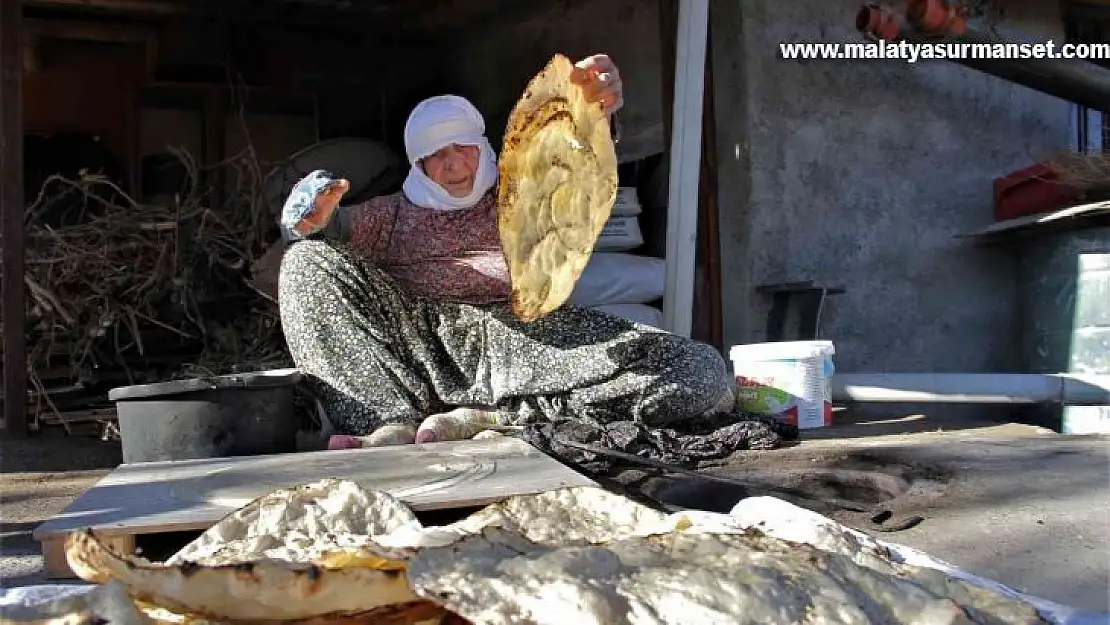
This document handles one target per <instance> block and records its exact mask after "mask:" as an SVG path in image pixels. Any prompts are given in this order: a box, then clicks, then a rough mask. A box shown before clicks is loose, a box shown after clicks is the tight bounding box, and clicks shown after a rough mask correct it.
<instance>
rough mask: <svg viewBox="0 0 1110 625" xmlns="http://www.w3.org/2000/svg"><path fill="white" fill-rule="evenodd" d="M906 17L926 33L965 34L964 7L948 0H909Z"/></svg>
mask: <svg viewBox="0 0 1110 625" xmlns="http://www.w3.org/2000/svg"><path fill="white" fill-rule="evenodd" d="M906 19H908V20H909V22H910V23H911V24H913V25H914V26H916V27H917V28H918V29H919V30H921V32H923V33H924V34H926V35H963V34H964V33H966V32H967V19H966V18H965V16H964V11H963V9H962V8H959V7H954V6H952V5H951V4H949V3H948V2H947V0H909V3H908V4H907V5H906Z"/></svg>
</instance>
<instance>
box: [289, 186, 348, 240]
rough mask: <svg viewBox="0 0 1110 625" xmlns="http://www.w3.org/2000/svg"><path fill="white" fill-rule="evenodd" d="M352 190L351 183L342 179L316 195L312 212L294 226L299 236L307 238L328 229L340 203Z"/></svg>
mask: <svg viewBox="0 0 1110 625" xmlns="http://www.w3.org/2000/svg"><path fill="white" fill-rule="evenodd" d="M350 189H351V183H350V182H349V181H348V180H347V179H345V178H340V179H338V180H336V181H334V182H332V183H331V184H330V185H328V186H326V187H324V188H323V189H321V190H320V191H319V192H318V193H317V194H316V203H315V205H314V206H313V208H312V211H311V212H310V213H308V214H307V215H305V217H304V219H302V220H300V221H299V222H297V225H295V226H293V228H294V229H295V230H296V231H297V234H300V235H301V236H307V235H310V234H312V233H313V232H319V231H320V230H323V229H324V228H326V227H327V225H328V222H330V221H331V216H332V215H333V214H334V213H335V209H336V208H339V201H340V200H342V199H343V196H344V195H346V193H347V191H349V190H350Z"/></svg>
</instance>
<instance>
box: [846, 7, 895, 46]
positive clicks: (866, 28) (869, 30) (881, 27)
mask: <svg viewBox="0 0 1110 625" xmlns="http://www.w3.org/2000/svg"><path fill="white" fill-rule="evenodd" d="M856 30H858V31H860V32H862V33H865V34H868V35H872V36H874V37H877V38H879V39H882V40H884V41H894V40H895V39H897V38H898V36H899V35H901V33H902V20H901V18H899V17H898V16H897V15H895V14H894V12H892V11H891V10H890V9H888V8H886V7H882V6H879V5H877V4H867V5H864V6H863V7H861V8H860V10H859V13H857V14H856Z"/></svg>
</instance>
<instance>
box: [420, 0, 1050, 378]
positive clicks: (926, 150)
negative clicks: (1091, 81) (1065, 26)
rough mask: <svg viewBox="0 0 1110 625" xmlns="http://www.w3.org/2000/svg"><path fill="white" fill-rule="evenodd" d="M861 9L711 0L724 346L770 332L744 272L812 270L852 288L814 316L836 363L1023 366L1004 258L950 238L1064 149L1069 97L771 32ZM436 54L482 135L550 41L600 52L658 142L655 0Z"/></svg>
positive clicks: (494, 31) (499, 118)
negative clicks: (790, 57)
mask: <svg viewBox="0 0 1110 625" xmlns="http://www.w3.org/2000/svg"><path fill="white" fill-rule="evenodd" d="M860 5H861V3H860V2H859V0H790V1H783V2H762V1H759V0H712V1H711V5H710V6H711V18H710V19H711V28H712V37H713V47H712V53H713V56H714V65H715V81H716V86H717V90H716V100H715V106H716V110H717V128H718V136H717V142H718V165H719V182H718V185H719V189H720V211H721V217H720V226H721V250H722V254H721V262H722V271H723V282H724V284H723V288H724V293H723V300H724V333H725V343H726V345H729V344H735V343H742V342H754V341H760V340H763V339H764V338H765V337H764V324H765V322H766V314H767V310H768V308H769V306H770V301H769V298H767V297H766V296H762V295H758V294H756V293H755V291H754V288H755V286H756V285H759V284H762V283H768V282H786V281H797V280H816V281H823V282H830V283H833V282H835V283H840V284H843V285H844V286H846V287H847V289H848V291H847V293H846V294H844V295H839V296H836V297H835V298H833V299H831V300H830V301H829V303H828V305H827V306H826V307H825V309H824V313H823V318H822V327H823V336H824V337H827V338H831V339H833V340H835V341H836V343H837V348H838V354H837V365H838V368H839V369H840V370H843V371H1006V370H1017V369H1018V368H1019V367H1020V362H1019V358H1020V352H1019V351H1018V348H1017V346H1018V344H1019V341H1018V340H1017V337H1018V332H1019V320H1018V318H1017V312H1018V311H1017V291H1016V289H1017V286H1016V279H1015V269H1014V258H1013V257H1012V255H1011V254H1010V253H1008V252H1005V251H1000V250H983V249H976V248H973V247H972V246H971V245H969V244H968V243H965V242H961V241H958V240H956V239H955V238H954V237H955V235H957V234H961V233H966V232H970V231H974V230H976V229H978V228H981V227H983V226H985V225H987V224H988V223H990V221H991V219H992V217H991V182H992V179H993V178H994V177H996V176H998V175H1000V174H1003V173H1006V172H1009V171H1013V170H1015V169H1019V168H1021V167H1024V166H1026V165H1029V164H1031V163H1033V162H1035V161H1036V160H1038V159H1041V158H1043V157H1044V156H1046V154H1048V153H1050V152H1051V151H1052V150H1054V149H1057V148H1060V147H1065V146H1066V144H1067V142H1068V139H1069V134H1068V133H1069V115H1070V112H1069V107H1068V105H1067V104H1066V103H1064V102H1062V101H1059V100H1056V99H1054V98H1051V97H1049V96H1045V95H1042V94H1039V93H1036V92H1033V91H1030V90H1028V89H1025V88H1023V87H1019V86H1016V85H1012V84H1009V83H1006V82H1005V81H1002V80H1000V79H997V78H993V77H990V76H987V75H984V74H980V73H977V72H974V71H972V70H968V69H964V68H962V67H959V66H957V65H955V64H952V63H947V62H942V61H937V62H919V63H917V64H916V65H914V66H909V65H906V64H905V63H902V62H898V61H853V62H849V61H833V60H827V61H787V60H783V59H781V58H779V55H778V43H779V42H790V41H814V42H835V41H853V42H854V41H860V38H859V35H858V33H857V32H856V31H855V28H854V21H855V14H856V11H857V10H858V9H859V7H860ZM515 19H517V20H519V18H515ZM1007 20H1008V21H1006V22H1004V23H1003V24H1002V26H1003V29H1006V28H1015V29H1018V30H1020V31H1022V32H1025V33H1028V34H1031V35H1037V34H1048V35H1055V36H1056V37H1057V39H1059V36H1060V34H1061V31H1062V25H1061V24H1060V20H1059V17H1058V9H1057V8H1056V6H1055V3H1054V2H1036V1H1035V0H1025V1H1024V2H1010V3H1008V8H1007ZM450 49H451V50H452V51H453V54H454V55H455V58H457V59H459V61H458V63H454V64H448V65H445V66H444V68H443V75H442V77H441V81H440V82H441V84H442V85H444V86H445V87H446V88H449V89H451V90H454V91H455V92H457V93H460V95H465V96H467V97H469V98H471V99H472V100H474V102H475V103H476V104H477V105H478V106H479V108H480V109H481V110H483V112H484V113H485V114H486V117H487V122H488V125H489V127H490V135H491V136H492V137H499V136H500V134H501V130H502V128H503V126H504V122H505V118H506V116H507V114H508V111H509V109H510V107H511V106H512V104H513V102H514V101H515V98H516V97H517V96H518V95H519V89H520V87H522V86H523V84H524V82H525V81H526V80H527V79H528V77H529V76H530V75H531V74H532V73H534V72H535V71H536V70H537V69H538V68H539V67H540V66H541V65H542V64H543V62H544V61H545V60H546V59H547V58H548V57H549V56H550V55H551V54H552V53H554V52H556V51H561V52H565V53H567V54H569V55H570V56H572V57H575V58H577V57H580V56H583V55H585V54H588V53H590V52H594V51H605V52H608V53H609V54H611V55H612V56H613V57H614V59H616V60H617V62H618V63H619V65H620V66H621V71H622V76H623V78H624V80H625V86H626V90H627V98H626V100H627V105H626V110H625V112H624V113H623V114H622V118H623V121H624V123H625V129H626V131H627V133H626V134H627V135H629V136H635V135H637V134H639V135H641V136H648V135H651V134H652V133H653V132H654V133H655V136H656V137H657V139H652V140H649V141H647V142H646V144H647V145H648V147H647V148H644V147H643V146H640V147H638V148H637V150H638V151H640V152H642V153H650V152H651V151H655V150H658V149H660V148H661V147H662V143H661V139H662V135H661V133H659V130H658V126H659V125H660V123H661V121H662V119H661V115H662V105H661V102H660V93H661V84H660V46H659V24H658V3H657V2H656V1H655V0H611V1H606V2H592V3H591V2H582V1H570V2H556V3H551V5H550V7H549V8H547V9H542V10H537V12H534V13H532V14H531V15H529V16H527V19H525V20H523V21H515V22H510V21H509V20H508V19H506V20H505V21H504V22H501V23H498V24H491V25H490V26H489V28H487V29H486V30H484V31H483V32H477V33H473V34H472V35H471V36H469V37H468V38H467V39H465V40H463V41H461V42H456V43H454V44H452V45H451V47H450ZM791 327H792V326H791Z"/></svg>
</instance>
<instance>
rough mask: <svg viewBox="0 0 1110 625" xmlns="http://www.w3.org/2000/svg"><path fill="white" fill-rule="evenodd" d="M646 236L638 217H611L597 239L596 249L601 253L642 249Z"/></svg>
mask: <svg viewBox="0 0 1110 625" xmlns="http://www.w3.org/2000/svg"><path fill="white" fill-rule="evenodd" d="M643 244H644V234H643V233H642V232H641V231H640V220H639V218H637V217H610V218H609V221H607V222H605V227H604V228H602V230H601V236H599V237H598V238H597V244H596V245H594V249H595V250H597V251H599V252H620V251H625V250H630V249H633V248H636V247H640V246H641V245H643Z"/></svg>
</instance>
